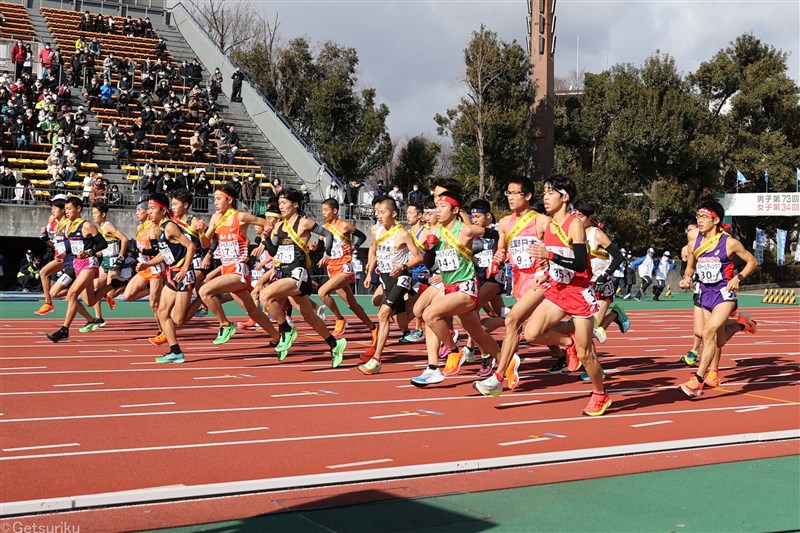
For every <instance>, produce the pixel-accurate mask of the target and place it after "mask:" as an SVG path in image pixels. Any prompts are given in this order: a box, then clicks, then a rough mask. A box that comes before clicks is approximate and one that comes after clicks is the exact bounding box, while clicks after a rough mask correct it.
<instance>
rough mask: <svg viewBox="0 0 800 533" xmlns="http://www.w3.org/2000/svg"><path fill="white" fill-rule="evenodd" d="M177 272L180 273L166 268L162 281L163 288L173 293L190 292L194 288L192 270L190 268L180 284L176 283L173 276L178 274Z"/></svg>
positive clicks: (177, 270)
mask: <svg viewBox="0 0 800 533" xmlns="http://www.w3.org/2000/svg"><path fill="white" fill-rule="evenodd" d="M178 272H180V269H179V268H176V269H174V270H173V269H171V268H168V269H167V272H166V277H165V279H164V286H165V287H167V288H168V289H170V290H172V291H175V292H187V291H188V292H191V290H192V289H193V288H194V282H195V277H194V270H192V269H191V268H190V269H189V270H187V271H186V276H184V278H183V279H182V280H181V281H180V282H176V281H175V276H176V275H177V274H178Z"/></svg>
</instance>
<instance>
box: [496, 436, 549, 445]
mask: <svg viewBox="0 0 800 533" xmlns="http://www.w3.org/2000/svg"><path fill="white" fill-rule="evenodd" d="M543 440H550V439H549V438H547V437H533V438H530V439H522V440H512V441H511V442H498V443H497V445H498V446H514V445H515V444H528V443H530V442H541V441H543Z"/></svg>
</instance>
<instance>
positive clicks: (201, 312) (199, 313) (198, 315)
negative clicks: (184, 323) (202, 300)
mask: <svg viewBox="0 0 800 533" xmlns="http://www.w3.org/2000/svg"><path fill="white" fill-rule="evenodd" d="M194 316H195V318H203V317H205V316H208V309H206V308H205V307H202V306H201V307H200V308H199V309H198V310H197V312H196V313H195V314H194Z"/></svg>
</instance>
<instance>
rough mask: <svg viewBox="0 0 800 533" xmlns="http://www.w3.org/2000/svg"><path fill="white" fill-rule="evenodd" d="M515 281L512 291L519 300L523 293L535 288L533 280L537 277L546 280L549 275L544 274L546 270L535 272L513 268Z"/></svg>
mask: <svg viewBox="0 0 800 533" xmlns="http://www.w3.org/2000/svg"><path fill="white" fill-rule="evenodd" d="M512 272H513V276H514V281H513V286H512V291H511V292H512V293H513V294H514V298H516V299H517V300H519V299H520V298H522V295H523V294H525V293H526V292H528V291H530V290H533V282H534V280H536V279H537V278H538V279H539V281H544V280H545V279H547V277H546V276H545V275H544V272H536V274H538V275H536V274H534V273H533V272H529V271H524V270H512Z"/></svg>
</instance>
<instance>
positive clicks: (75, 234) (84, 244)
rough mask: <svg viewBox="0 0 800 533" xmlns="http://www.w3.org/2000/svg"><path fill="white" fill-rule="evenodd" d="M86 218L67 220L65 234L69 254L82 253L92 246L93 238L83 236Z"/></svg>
mask: <svg viewBox="0 0 800 533" xmlns="http://www.w3.org/2000/svg"><path fill="white" fill-rule="evenodd" d="M84 222H86V221H85V220H84V219H82V218H79V219H77V220H74V221H67V223H66V225H65V226H64V234H65V235H66V237H67V254H68V255H72V256H73V258H74V256H76V255H78V254H80V253H81V252H82V251H84V250H85V249H87V248H89V247H91V245H92V238H91V237H89V238H88V239H87V238H86V237H84V236H83V224H84Z"/></svg>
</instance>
